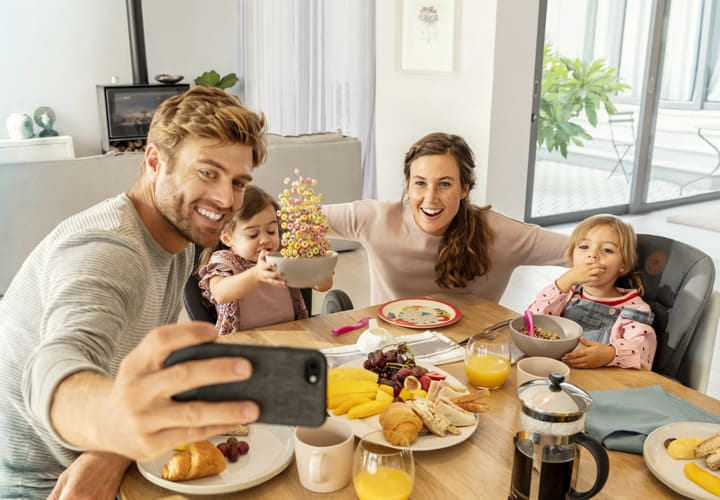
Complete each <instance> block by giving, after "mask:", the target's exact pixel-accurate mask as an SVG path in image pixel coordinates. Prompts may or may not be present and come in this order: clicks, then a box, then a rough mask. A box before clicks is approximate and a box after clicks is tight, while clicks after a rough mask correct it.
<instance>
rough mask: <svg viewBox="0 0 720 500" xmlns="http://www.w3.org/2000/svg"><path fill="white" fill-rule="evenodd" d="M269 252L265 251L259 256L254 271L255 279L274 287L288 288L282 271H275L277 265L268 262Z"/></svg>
mask: <svg viewBox="0 0 720 500" xmlns="http://www.w3.org/2000/svg"><path fill="white" fill-rule="evenodd" d="M267 254H268V253H267V252H266V251H265V250H263V251H262V252H260V255H259V256H258V261H257V264H255V267H254V268H253V270H254V271H255V278H256V279H257V280H258V281H259V282H260V283H267V284H269V285H273V286H282V287H287V282H286V281H285V280H284V279H282V274H280V271H276V270H275V264H272V263H270V262H268V261H267Z"/></svg>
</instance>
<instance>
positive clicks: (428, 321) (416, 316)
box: [378, 297, 462, 330]
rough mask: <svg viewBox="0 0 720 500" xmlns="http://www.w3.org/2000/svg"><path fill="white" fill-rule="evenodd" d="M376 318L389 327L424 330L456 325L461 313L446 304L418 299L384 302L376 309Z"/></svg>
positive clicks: (439, 301) (433, 300)
mask: <svg viewBox="0 0 720 500" xmlns="http://www.w3.org/2000/svg"><path fill="white" fill-rule="evenodd" d="M378 316H379V317H380V319H382V320H383V321H386V322H388V323H390V324H391V325H396V326H403V327H405V328H421V329H423V330H425V329H428V328H438V327H442V326H448V325H452V324H453V323H457V322H458V321H459V320H460V318H461V317H462V313H461V312H460V310H459V309H458V308H457V307H455V306H454V305H452V304H449V303H447V302H443V301H441V300H435V299H428V298H422V297H420V298H416V299H398V300H391V301H390V302H386V303H384V304H382V305H380V306H379V307H378Z"/></svg>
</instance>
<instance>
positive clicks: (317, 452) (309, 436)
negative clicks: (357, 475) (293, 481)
mask: <svg viewBox="0 0 720 500" xmlns="http://www.w3.org/2000/svg"><path fill="white" fill-rule="evenodd" d="M354 445H355V436H354V435H353V431H352V427H350V424H349V423H348V422H346V421H344V420H337V419H327V420H326V421H325V423H324V424H323V425H321V426H320V427H297V428H296V429H295V463H296V464H297V470H298V476H300V484H302V485H303V486H304V487H305V488H307V489H308V490H310V491H316V492H318V493H328V492H330V491H337V490H339V489H341V488H344V487H345V486H346V485H347V484H348V483H349V482H350V478H351V477H352V460H353V450H354Z"/></svg>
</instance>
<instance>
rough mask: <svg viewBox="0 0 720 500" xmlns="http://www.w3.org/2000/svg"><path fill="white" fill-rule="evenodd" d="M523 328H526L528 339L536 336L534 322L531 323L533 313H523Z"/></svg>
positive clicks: (528, 311)
mask: <svg viewBox="0 0 720 500" xmlns="http://www.w3.org/2000/svg"><path fill="white" fill-rule="evenodd" d="M525 326H526V327H527V331H528V336H529V337H537V335H535V322H534V321H533V313H532V311H530V310H529V309H528V310H527V311H525Z"/></svg>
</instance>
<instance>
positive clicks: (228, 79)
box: [193, 69, 238, 89]
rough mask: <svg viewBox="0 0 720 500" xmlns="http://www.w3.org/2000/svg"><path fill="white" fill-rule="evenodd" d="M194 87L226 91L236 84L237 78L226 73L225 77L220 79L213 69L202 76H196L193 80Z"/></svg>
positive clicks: (232, 74)
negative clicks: (199, 86)
mask: <svg viewBox="0 0 720 500" xmlns="http://www.w3.org/2000/svg"><path fill="white" fill-rule="evenodd" d="M193 81H194V82H195V85H202V86H203V87H219V88H221V89H228V88H230V87H232V86H233V85H235V84H236V83H237V82H238V77H237V75H236V74H235V73H228V74H227V75H225V76H223V77H222V78H220V75H219V74H218V72H217V71H215V70H214V69H211V70H210V71H206V72H205V73H203V74H202V75H200V76H198V77H197V78H195V80H193Z"/></svg>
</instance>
